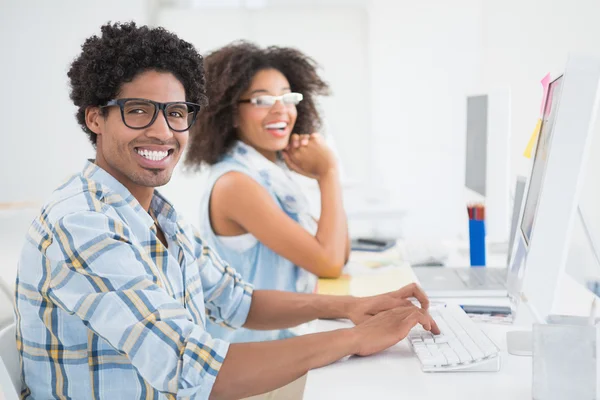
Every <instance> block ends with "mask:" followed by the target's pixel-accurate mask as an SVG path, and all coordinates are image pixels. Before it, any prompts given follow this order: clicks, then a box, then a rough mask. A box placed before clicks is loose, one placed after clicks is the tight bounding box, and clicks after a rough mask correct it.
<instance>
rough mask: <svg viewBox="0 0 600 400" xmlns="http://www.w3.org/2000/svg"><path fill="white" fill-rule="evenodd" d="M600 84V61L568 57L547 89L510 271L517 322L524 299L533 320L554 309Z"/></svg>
mask: <svg viewBox="0 0 600 400" xmlns="http://www.w3.org/2000/svg"><path fill="white" fill-rule="evenodd" d="M599 85H600V62H599V61H598V60H593V59H589V58H585V57H571V58H570V59H569V61H568V63H567V66H566V69H565V73H564V74H563V75H562V76H559V77H558V78H556V79H555V80H554V81H553V82H552V83H551V84H550V86H549V89H548V96H547V99H546V104H545V106H544V112H543V118H542V126H541V130H540V133H539V135H540V136H539V139H538V144H537V148H536V152H535V158H534V161H533V166H532V172H531V177H530V180H529V183H528V188H527V195H526V198H525V201H524V204H523V209H522V213H521V214H522V218H521V224H520V229H518V231H517V238H516V239H515V240H516V242H515V246H514V248H513V254H512V256H511V263H510V266H509V270H508V292H509V297H510V300H511V306H512V309H513V312H514V313H515V314H516V315H517V317H518V316H519V315H520V314H523V313H522V308H523V307H521V304H522V300H523V299H526V300H527V303H528V305H529V306H530V307H528V308H529V309H530V311H531V310H533V311H534V312H533V313H529V314H530V315H531V314H535V315H534V317H535V319H541V320H545V318H546V317H547V316H548V315H549V314H550V313H551V310H552V308H553V307H554V298H555V294H556V289H557V287H558V283H559V279H560V276H561V274H562V272H563V271H564V267H565V262H566V258H567V254H568V250H569V243H570V235H571V231H572V228H573V225H574V221H575V220H576V218H577V207H578V198H579V192H580V188H581V183H582V175H583V174H582V170H583V167H584V165H585V162H586V159H587V154H588V153H589V151H588V150H589V146H590V140H591V137H592V136H593V132H594V130H595V129H597V128H596V126H597V124H595V121H596V113H597V108H598V93H599V88H600V86H599ZM526 320H527V319H526ZM528 320H531V319H530V318H529V319H528ZM540 322H541V321H540Z"/></svg>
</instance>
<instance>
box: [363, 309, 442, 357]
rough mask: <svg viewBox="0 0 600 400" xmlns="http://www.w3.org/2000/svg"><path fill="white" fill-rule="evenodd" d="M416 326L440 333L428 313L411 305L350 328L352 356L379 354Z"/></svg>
mask: <svg viewBox="0 0 600 400" xmlns="http://www.w3.org/2000/svg"><path fill="white" fill-rule="evenodd" d="M417 324H421V325H422V326H423V329H425V330H427V331H431V332H432V333H433V334H439V333H440V330H439V328H438V326H437V324H436V323H435V321H434V320H433V318H431V316H430V315H429V313H428V312H427V311H426V310H423V309H422V308H419V307H417V306H414V305H412V304H411V305H406V306H400V307H396V308H393V309H391V310H387V311H383V312H380V313H379V314H377V315H375V316H374V317H372V318H370V319H368V320H366V321H365V322H363V323H361V324H360V325H357V326H355V327H354V328H352V331H353V333H354V335H355V343H356V344H355V350H354V354H356V355H360V356H368V355H371V354H375V353H379V352H380V351H383V350H385V349H387V348H389V347H391V346H393V345H395V344H396V343H398V342H399V341H400V340H402V339H404V338H405V337H406V336H407V335H408V333H409V332H410V330H411V329H412V328H413V327H414V326H415V325H417Z"/></svg>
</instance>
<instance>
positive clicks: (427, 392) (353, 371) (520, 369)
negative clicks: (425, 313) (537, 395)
mask: <svg viewBox="0 0 600 400" xmlns="http://www.w3.org/2000/svg"><path fill="white" fill-rule="evenodd" d="M457 259H458V257H457ZM359 271H364V270H361V268H359V267H357V266H352V267H351V268H350V269H349V273H350V274H351V275H355V274H356V273H357V272H359ZM436 300H438V299H436ZM469 300H470V301H469ZM447 302H458V303H461V304H468V303H473V302H475V304H503V305H505V304H506V305H507V304H508V299H507V298H504V299H499V298H494V299H457V298H455V299H448V300H447ZM348 326H351V324H350V323H349V322H343V321H318V323H317V324H316V329H317V330H318V331H328V330H333V329H339V328H343V327H348ZM480 326H481V327H482V329H483V330H484V332H485V333H486V334H487V335H488V336H489V337H490V339H492V340H493V341H494V343H496V345H497V346H498V347H499V348H500V350H501V353H500V357H501V366H500V371H499V372H443V373H442V372H437V373H424V372H422V371H421V366H420V364H419V361H418V359H417V357H416V356H415V355H414V353H413V352H412V350H411V349H410V345H409V344H408V342H407V341H406V340H403V341H401V342H400V343H398V344H397V345H395V346H393V347H391V348H390V349H388V350H386V351H384V352H382V353H379V354H376V355H374V356H370V357H350V358H347V359H344V360H340V361H338V362H336V363H334V364H331V365H329V366H326V367H323V368H319V369H316V370H311V371H309V373H308V376H307V380H306V387H305V390H304V399H306V400H314V399H420V400H421V399H423V400H426V399H435V400H439V399H444V400H452V399H457V400H458V399H460V400H463V399H482V398H485V400H496V399H498V400H500V399H502V400H506V399H511V400H519V399H531V381H532V379H531V373H532V359H531V357H519V356H512V355H509V354H508V352H507V351H506V332H508V331H510V330H518V329H519V328H518V327H515V326H512V325H502V324H492V323H487V324H480Z"/></svg>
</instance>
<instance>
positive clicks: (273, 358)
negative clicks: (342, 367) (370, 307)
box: [211, 329, 357, 400]
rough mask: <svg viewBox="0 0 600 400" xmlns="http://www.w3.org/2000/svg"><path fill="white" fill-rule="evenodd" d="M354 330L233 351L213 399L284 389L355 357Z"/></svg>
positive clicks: (243, 346)
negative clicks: (323, 368) (311, 374)
mask: <svg viewBox="0 0 600 400" xmlns="http://www.w3.org/2000/svg"><path fill="white" fill-rule="evenodd" d="M356 343H357V337H356V335H355V334H354V332H353V330H352V329H339V330H336V331H331V332H323V333H315V334H312V335H304V336H299V337H295V338H291V339H285V340H276V341H270V342H256V343H236V344H232V345H230V347H229V351H228V352H227V356H226V357H225V360H224V362H223V365H222V366H221V370H220V371H219V374H218V375H217V380H216V382H215V385H214V387H213V390H212V393H211V399H219V400H220V399H239V398H242V397H247V396H252V395H256V394H259V393H265V392H268V391H271V390H274V389H276V388H279V387H281V386H284V385H286V384H288V383H290V382H292V381H294V380H295V379H298V378H299V377H301V376H302V375H304V374H306V373H307V372H308V371H309V370H310V369H313V368H319V367H322V366H325V365H328V364H331V363H332V362H335V361H337V360H339V359H340V358H343V357H345V356H347V355H351V354H354V353H355V351H356V350H355V348H356Z"/></svg>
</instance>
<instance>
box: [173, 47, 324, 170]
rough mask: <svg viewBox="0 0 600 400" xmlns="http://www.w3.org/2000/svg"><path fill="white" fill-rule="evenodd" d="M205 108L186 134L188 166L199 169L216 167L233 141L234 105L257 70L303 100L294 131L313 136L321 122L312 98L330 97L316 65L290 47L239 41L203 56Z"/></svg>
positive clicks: (235, 135) (298, 106) (235, 108)
mask: <svg viewBox="0 0 600 400" xmlns="http://www.w3.org/2000/svg"><path fill="white" fill-rule="evenodd" d="M204 67H205V70H206V77H207V94H208V99H209V104H208V106H207V107H206V109H205V110H204V111H202V112H201V113H200V115H199V116H198V122H197V123H196V125H195V126H194V128H193V129H192V130H190V145H189V149H188V152H187V157H186V160H185V162H186V164H187V165H188V166H190V167H194V168H200V167H201V166H202V164H203V163H207V164H210V165H212V164H215V163H217V162H218V161H219V160H220V159H221V158H222V157H223V155H225V153H227V151H229V149H230V148H231V147H232V145H233V143H234V142H235V140H236V139H237V132H236V129H235V128H234V121H235V118H236V115H237V112H238V101H239V100H240V96H241V95H242V93H244V92H245V91H246V90H247V89H248V88H249V87H250V84H251V81H252V79H253V78H254V76H255V75H256V73H258V72H259V71H262V70H265V69H276V70H278V71H279V72H281V73H282V74H283V75H284V76H285V77H286V78H287V80H288V82H289V83H290V88H291V90H292V92H299V93H302V94H303V95H304V99H303V100H302V101H301V102H300V103H299V104H298V105H297V106H296V108H297V110H298V117H297V119H296V124H295V126H294V132H299V133H312V132H315V131H317V130H319V129H320V127H321V119H320V117H319V113H318V111H317V107H316V105H315V96H316V95H328V94H329V86H328V85H327V83H325V82H324V81H323V80H322V79H321V78H320V77H319V75H318V73H317V63H316V62H315V61H314V60H313V59H312V58H310V57H308V56H306V55H305V54H303V53H302V52H300V51H298V50H296V49H293V48H289V47H276V46H271V47H267V48H264V49H262V48H260V47H258V46H256V45H254V44H252V43H249V42H245V41H239V42H234V43H232V44H230V45H227V46H225V47H222V48H220V49H218V50H216V51H214V52H212V53H210V54H208V55H207V56H205V57H204Z"/></svg>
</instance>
